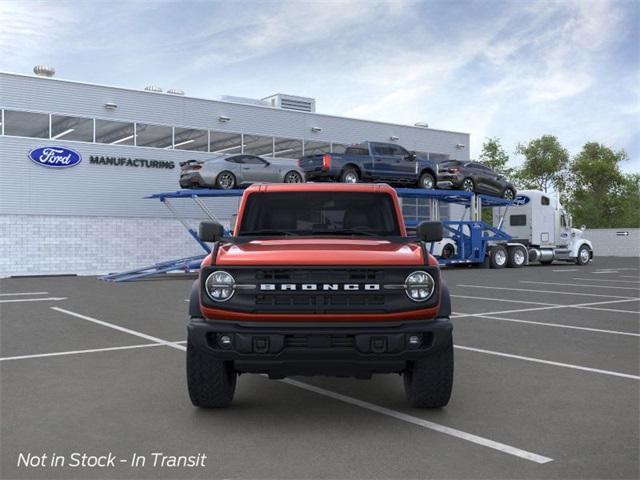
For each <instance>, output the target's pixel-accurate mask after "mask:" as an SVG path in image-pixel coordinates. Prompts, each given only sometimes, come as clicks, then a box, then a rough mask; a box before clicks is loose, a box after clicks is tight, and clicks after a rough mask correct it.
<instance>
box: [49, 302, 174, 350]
mask: <svg viewBox="0 0 640 480" xmlns="http://www.w3.org/2000/svg"><path fill="white" fill-rule="evenodd" d="M51 310H55V311H56V312H60V313H65V314H67V315H71V316H72V317H77V318H81V319H82V320H86V321H87V322H92V323H96V324H98V325H102V326H103V327H109V328H113V329H114V330H118V331H120V332H124V333H128V334H130V335H135V336H136V337H140V338H144V339H145V340H150V341H152V342H156V343H161V344H162V345H165V346H167V347H171V348H175V349H177V350H182V351H185V350H186V349H187V348H186V347H185V346H183V345H178V344H177V343H175V342H169V341H167V340H163V339H162V338H158V337H154V336H152V335H147V334H146V333H142V332H138V331H136V330H131V329H130V328H125V327H121V326H120V325H115V324H113V323H109V322H105V321H103V320H98V319H97V318H92V317H87V316H86V315H81V314H79V313H76V312H72V311H71V310H65V309H64V308H58V307H51Z"/></svg>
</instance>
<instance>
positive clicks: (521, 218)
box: [509, 215, 527, 227]
mask: <svg viewBox="0 0 640 480" xmlns="http://www.w3.org/2000/svg"><path fill="white" fill-rule="evenodd" d="M526 224H527V216H526V215H511V216H510V217H509V225H511V226H512V227H524V226H525V225H526Z"/></svg>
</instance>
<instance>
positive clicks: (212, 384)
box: [187, 340, 237, 408]
mask: <svg viewBox="0 0 640 480" xmlns="http://www.w3.org/2000/svg"><path fill="white" fill-rule="evenodd" d="M236 378H237V375H236V372H235V371H234V370H233V368H232V367H231V365H230V364H229V363H228V362H222V361H220V360H216V359H215V358H213V357H212V356H211V355H210V354H207V353H206V352H203V351H201V350H199V349H197V348H196V347H195V346H194V345H193V344H192V343H191V341H190V340H187V385H188V387H189V397H190V398H191V403H193V404H194V405H195V406H196V407H202V408H220V407H228V406H229V405H230V404H231V400H233V394H234V393H235V390H236Z"/></svg>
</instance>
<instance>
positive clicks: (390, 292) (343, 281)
mask: <svg viewBox="0 0 640 480" xmlns="http://www.w3.org/2000/svg"><path fill="white" fill-rule="evenodd" d="M214 270H225V271H226V272H228V273H230V274H231V275H232V276H233V277H234V279H235V281H236V284H237V285H238V288H237V289H236V291H235V294H234V295H233V297H231V299H229V300H228V301H226V302H224V303H222V304H221V303H214V302H213V301H212V300H210V299H209V298H208V297H207V295H206V293H205V292H204V291H202V292H201V293H202V296H201V298H202V299H203V303H204V304H205V305H207V306H210V307H213V308H222V309H225V310H235V311H240V312H249V313H274V314H278V313H285V314H286V313H300V314H304V313H317V314H323V313H326V314H331V313H354V314H357V313H390V312H401V311H407V310H415V309H416V308H428V307H431V306H434V305H436V304H437V303H438V299H439V296H440V293H439V288H438V284H439V271H438V268H437V267H429V266H426V265H425V266H411V265H410V266H398V267H396V266H389V267H387V266H375V267H360V266H355V267H353V268H345V267H335V268H331V267H316V266H307V267H282V268H279V267H231V266H224V267H222V266H220V267H206V268H205V269H203V272H202V276H203V278H207V276H208V275H209V273H211V272H212V271H214ZM416 270H426V271H429V272H430V273H431V275H432V276H433V277H434V278H435V280H436V291H435V292H434V294H433V296H432V297H431V298H430V299H429V300H428V301H426V302H425V303H424V304H422V303H421V304H417V303H416V302H413V301H411V300H410V299H409V298H408V297H407V295H406V293H405V290H404V288H402V285H403V284H404V281H405V279H406V278H407V275H409V274H410V273H412V272H414V271H416ZM307 287H310V288H307ZM349 287H354V288H349ZM387 287H389V288H387Z"/></svg>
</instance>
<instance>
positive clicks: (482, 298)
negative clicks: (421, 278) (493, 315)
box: [450, 293, 557, 307]
mask: <svg viewBox="0 0 640 480" xmlns="http://www.w3.org/2000/svg"><path fill="white" fill-rule="evenodd" d="M450 295H451V296H452V297H455V298H470V299H472V300H491V301H492V302H507V303H523V304H531V305H551V306H554V307H555V306H557V304H556V303H544V302H530V301H527V300H509V299H507V298H490V297H472V296H469V295H458V294H455V295H454V294H453V293H452V294H450Z"/></svg>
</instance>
